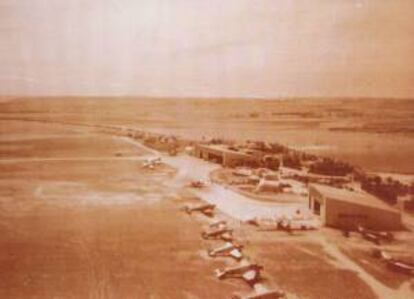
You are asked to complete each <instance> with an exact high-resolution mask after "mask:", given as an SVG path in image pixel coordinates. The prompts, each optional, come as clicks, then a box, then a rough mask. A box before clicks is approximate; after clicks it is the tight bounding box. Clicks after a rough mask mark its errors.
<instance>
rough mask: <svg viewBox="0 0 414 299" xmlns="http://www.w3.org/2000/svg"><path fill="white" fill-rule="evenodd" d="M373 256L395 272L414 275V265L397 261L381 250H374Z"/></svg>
mask: <svg viewBox="0 0 414 299" xmlns="http://www.w3.org/2000/svg"><path fill="white" fill-rule="evenodd" d="M373 255H374V256H375V257H378V258H380V259H381V261H383V262H385V264H386V265H387V267H388V268H389V269H391V270H393V271H395V272H400V273H403V274H408V275H414V263H409V262H406V261H402V260H399V259H396V258H394V257H392V256H391V255H389V254H388V253H386V252H385V251H383V250H380V249H374V251H373Z"/></svg>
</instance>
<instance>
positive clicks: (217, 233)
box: [183, 182, 286, 299]
mask: <svg viewBox="0 0 414 299" xmlns="http://www.w3.org/2000/svg"><path fill="white" fill-rule="evenodd" d="M190 185H192V186H193V187H196V188H200V185H201V184H200V183H199V182H198V183H195V184H190ZM203 187H204V185H203ZM215 208H216V206H215V205H214V204H209V203H203V204H198V205H186V206H184V207H183V211H184V212H186V213H187V214H189V215H192V214H193V213H200V214H202V215H205V216H207V217H209V218H213V217H214V211H215ZM201 237H202V238H203V239H206V240H222V241H224V242H225V243H224V244H223V245H221V246H219V247H217V248H210V249H208V250H207V254H208V255H209V256H210V257H213V258H214V257H230V258H233V259H234V260H236V261H237V262H239V264H238V265H236V266H232V267H227V268H223V269H216V270H215V275H216V277H217V278H218V279H219V280H223V279H228V278H238V279H242V280H243V281H245V282H247V283H248V284H249V285H250V286H252V287H253V286H254V285H255V284H256V283H257V282H258V281H259V280H260V275H261V271H262V270H263V266H262V265H260V264H257V263H252V262H250V261H248V260H247V259H245V258H244V256H243V245H241V244H239V243H237V242H236V241H235V240H234V236H233V229H231V228H229V227H228V226H227V221H225V220H217V221H212V222H211V223H210V224H209V225H208V228H207V229H206V230H204V231H203V232H202V233H201ZM281 298H286V294H285V293H284V292H283V291H280V290H267V289H263V290H261V291H259V292H256V293H255V294H252V295H248V296H240V295H237V294H235V295H233V296H232V299H281Z"/></svg>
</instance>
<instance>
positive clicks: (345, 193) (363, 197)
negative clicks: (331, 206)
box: [311, 184, 399, 213]
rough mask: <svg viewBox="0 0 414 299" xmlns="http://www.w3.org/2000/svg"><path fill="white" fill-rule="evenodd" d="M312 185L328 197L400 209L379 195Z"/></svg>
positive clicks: (393, 209) (376, 206)
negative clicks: (379, 197) (378, 196)
mask: <svg viewBox="0 0 414 299" xmlns="http://www.w3.org/2000/svg"><path fill="white" fill-rule="evenodd" d="M311 187H313V188H314V189H315V190H316V191H317V192H319V193H320V194H321V195H322V196H324V197H325V198H326V199H331V200H337V201H343V202H349V203H353V204H358V205H363V206H368V207H372V208H376V209H382V210H387V211H391V212H396V213H399V210H397V209H395V208H393V207H391V206H390V205H388V204H387V203H385V202H383V201H382V200H380V199H378V198H377V197H375V196H373V195H371V194H368V193H365V192H356V191H349V190H345V189H339V188H334V187H330V186H326V185H320V184H311Z"/></svg>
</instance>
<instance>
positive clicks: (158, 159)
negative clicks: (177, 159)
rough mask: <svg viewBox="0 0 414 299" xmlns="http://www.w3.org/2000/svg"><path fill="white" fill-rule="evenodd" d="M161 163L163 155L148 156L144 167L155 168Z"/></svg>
mask: <svg viewBox="0 0 414 299" xmlns="http://www.w3.org/2000/svg"><path fill="white" fill-rule="evenodd" d="M159 164H161V157H156V158H148V159H146V160H145V162H144V164H143V165H142V168H149V169H154V167H155V166H156V165H159Z"/></svg>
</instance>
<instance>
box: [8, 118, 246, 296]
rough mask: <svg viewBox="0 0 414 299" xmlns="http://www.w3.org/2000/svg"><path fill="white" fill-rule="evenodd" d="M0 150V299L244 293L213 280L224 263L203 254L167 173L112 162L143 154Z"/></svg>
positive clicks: (40, 146) (28, 144) (92, 149)
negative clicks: (204, 257)
mask: <svg viewBox="0 0 414 299" xmlns="http://www.w3.org/2000/svg"><path fill="white" fill-rule="evenodd" d="M23 126H24V124H23ZM29 126H30V124H29ZM29 126H28V128H29ZM49 127H50V129H51V130H56V132H55V133H58V132H57V131H58V130H57V129H56V128H54V127H53V126H49ZM65 131H66V130H64V132H65ZM38 133H40V132H38ZM44 133H47V131H45V132H44ZM8 136H10V137H12V136H13V133H12V132H10V131H9V135H8ZM0 148H1V150H0V152H1V157H0V160H1V161H0V236H1V237H0V248H1V257H0V269H1V271H0V297H1V298H211V296H212V297H213V298H224V297H225V296H226V295H227V294H231V293H232V292H233V291H235V290H239V289H243V286H235V285H233V284H226V283H224V284H223V283H219V282H218V281H217V280H215V279H214V276H213V275H212V273H213V271H214V268H215V267H218V266H220V265H222V263H221V262H219V263H214V262H207V261H206V260H205V259H203V258H202V257H201V256H200V253H199V252H200V250H201V249H202V248H203V247H205V246H203V244H202V242H201V239H200V238H199V233H200V230H201V227H200V225H199V224H198V223H197V222H194V221H191V219H188V217H186V216H185V215H184V213H182V212H180V211H179V206H180V205H179V204H178V203H177V202H175V201H176V200H177V199H176V197H175V195H174V190H171V188H170V187H168V185H167V186H166V185H165V183H166V182H168V180H169V179H171V177H172V176H173V174H174V170H173V169H171V168H169V167H163V168H161V169H159V170H158V171H157V172H150V171H144V170H141V162H140V161H138V160H134V159H131V160H126V159H123V158H124V157H116V153H117V152H119V151H122V152H123V153H125V155H128V156H130V157H132V158H133V157H136V158H139V157H141V156H142V155H143V154H145V151H144V150H143V149H139V148H136V147H133V146H132V145H130V144H128V143H125V142H123V143H122V140H118V139H113V138H111V137H107V136H94V135H90V136H85V135H80V136H78V137H74V136H73V135H71V134H69V135H65V134H64V133H62V132H61V136H60V137H59V138H56V137H53V138H48V137H44V138H36V139H33V140H27V139H26V140H24V141H20V140H18V141H14V142H12V141H7V142H2V141H0ZM11 148H12V149H13V150H11ZM28 148H30V149H31V150H28ZM34 157H38V158H39V160H33V158H34ZM99 157H101V158H102V160H94V159H91V160H88V158H99ZM40 158H45V160H44V161H42V160H40ZM50 158H58V159H56V160H48V159H50ZM14 159H18V160H14ZM60 159H61V160H60ZM76 159H79V160H76Z"/></svg>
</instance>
